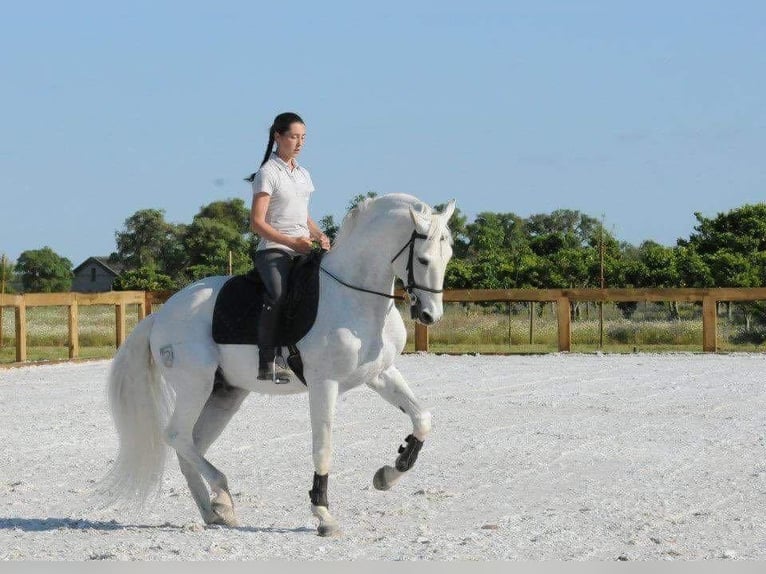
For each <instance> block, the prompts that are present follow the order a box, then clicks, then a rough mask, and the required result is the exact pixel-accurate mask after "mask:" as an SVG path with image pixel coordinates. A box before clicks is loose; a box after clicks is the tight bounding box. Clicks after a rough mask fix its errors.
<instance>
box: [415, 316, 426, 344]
mask: <svg viewBox="0 0 766 574" xmlns="http://www.w3.org/2000/svg"><path fill="white" fill-rule="evenodd" d="M415 350H416V351H428V327H426V326H425V325H421V324H420V323H415Z"/></svg>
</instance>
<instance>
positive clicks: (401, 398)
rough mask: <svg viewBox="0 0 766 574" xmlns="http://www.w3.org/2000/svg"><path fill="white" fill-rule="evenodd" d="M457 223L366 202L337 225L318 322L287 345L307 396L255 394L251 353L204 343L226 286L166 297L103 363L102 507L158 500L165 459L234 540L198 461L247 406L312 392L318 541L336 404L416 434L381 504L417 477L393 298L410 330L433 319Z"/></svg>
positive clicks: (215, 489) (334, 528)
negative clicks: (355, 405) (406, 312)
mask: <svg viewBox="0 0 766 574" xmlns="http://www.w3.org/2000/svg"><path fill="white" fill-rule="evenodd" d="M453 211H454V201H450V202H449V203H448V204H447V207H446V208H445V209H444V211H443V212H442V213H436V212H435V211H434V210H432V209H431V208H430V207H429V206H427V205H425V204H423V203H422V202H420V201H419V200H417V199H416V198H414V197H412V196H409V195H403V194H391V195H385V196H382V197H379V198H376V199H373V200H369V199H368V200H366V201H365V202H363V203H361V204H360V205H358V206H357V207H356V208H354V209H353V210H351V211H350V212H349V213H348V214H347V216H346V217H345V219H344V220H343V224H342V227H341V229H340V231H339V233H338V237H337V240H336V242H335V245H334V246H333V249H332V250H331V251H330V252H329V253H327V254H326V255H325V257H324V259H323V260H322V269H323V271H325V273H322V274H320V284H319V288H320V297H319V306H318V310H317V316H316V321H315V323H314V325H313V327H312V328H311V330H310V331H309V332H308V334H307V335H306V336H305V337H304V338H302V339H301V340H300V341H299V342H298V343H297V347H298V349H299V351H300V353H301V356H302V359H303V364H304V375H305V379H306V382H307V385H304V384H303V383H301V382H300V381H297V380H293V382H291V383H287V384H281V385H277V384H272V383H270V382H268V381H260V380H257V379H256V376H255V375H256V373H257V372H258V349H257V347H256V346H254V345H219V344H216V343H215V342H214V341H213V339H212V336H211V320H212V315H213V307H214V304H215V300H216V296H217V294H218V292H219V291H220V289H221V287H222V286H223V284H224V283H225V282H226V280H227V279H228V277H209V278H206V279H203V280H201V281H198V282H196V283H194V284H192V285H189V286H187V287H186V288H184V289H182V290H181V291H179V292H177V293H176V294H174V295H173V296H172V297H171V298H170V299H168V301H167V302H166V303H165V304H164V305H163V306H162V308H161V309H160V310H159V311H158V312H157V313H153V314H151V315H149V316H147V317H146V318H145V319H144V320H143V321H141V322H140V323H139V324H138V325H137V326H136V327H135V329H133V331H132V332H131V334H130V336H129V337H128V338H127V340H126V341H125V343H124V344H123V345H122V346H121V347H120V349H119V350H118V352H117V354H116V356H115V358H114V361H113V363H112V366H111V372H110V376H109V384H108V396H109V403H110V407H111V411H112V418H113V420H114V423H115V427H116V429H117V433H118V435H119V452H118V456H117V458H116V461H115V463H114V466H113V467H112V469H111V470H110V472H109V473H108V475H107V476H106V477H105V478H104V480H103V481H102V482H101V485H100V486H101V488H100V490H101V491H102V492H103V493H106V494H107V495H108V496H109V500H110V501H112V502H115V501H118V500H120V499H122V500H129V501H132V502H139V503H141V504H143V503H144V502H145V501H146V500H147V499H148V498H149V496H150V495H151V494H153V493H155V494H156V493H157V492H158V491H159V488H160V484H161V480H162V476H163V472H164V463H165V459H166V453H167V446H168V445H169V446H170V447H172V448H173V449H175V451H176V454H177V457H178V462H179V465H180V467H181V471H182V473H183V475H184V476H185V478H186V481H187V483H188V485H189V489H190V490H191V494H192V496H193V498H194V500H195V502H196V504H197V507H198V508H199V510H200V513H201V514H202V518H203V519H204V521H205V523H207V524H223V525H228V526H236V525H237V524H238V521H237V518H236V515H235V513H234V508H233V505H232V498H231V495H230V494H229V488H228V485H227V481H226V476H225V475H224V474H223V473H222V472H221V471H219V470H218V469H217V468H216V467H214V466H213V465H212V464H211V463H210V462H209V461H208V460H207V459H206V458H205V456H204V455H205V452H206V451H207V450H208V448H209V447H210V445H211V444H212V443H213V442H214V441H215V440H216V439H217V438H218V436H219V435H220V434H221V432H222V431H223V429H224V427H225V426H226V425H227V424H228V422H229V421H230V420H231V417H232V416H233V415H234V413H235V412H236V411H237V410H238V408H239V407H240V405H241V404H242V401H243V400H244V398H245V397H246V396H247V394H248V393H249V392H251V391H254V392H258V393H267V394H276V393H298V392H305V391H308V393H309V405H310V407H309V410H310V416H311V431H312V443H313V444H312V446H313V460H314V471H315V472H314V480H313V486H312V490H311V491H310V498H311V511H312V514H313V515H314V516H316V517H317V518H318V519H319V527H318V533H319V534H320V535H322V536H329V535H333V534H335V533H337V532H338V524H337V522H336V521H335V519H334V518H333V517H332V515H331V514H330V512H329V510H328V503H327V477H328V473H329V472H330V463H331V461H330V458H331V452H332V445H331V441H332V424H333V417H334V411H335V404H336V400H337V398H338V395H339V394H340V393H343V392H345V391H348V390H349V389H352V388H354V387H357V386H359V385H362V384H367V385H368V386H369V387H370V388H371V389H373V390H375V391H376V392H378V393H379V394H380V395H381V396H382V397H383V398H384V399H385V400H386V401H388V402H389V403H391V404H392V405H394V406H395V407H396V408H398V409H400V410H401V411H403V412H404V413H406V414H407V415H408V416H409V417H410V419H411V420H412V426H413V430H412V434H411V435H409V436H408V437H407V438H406V439H405V440H406V445H403V446H402V447H400V449H399V453H400V454H399V456H398V457H397V459H396V463H395V465H394V466H393V467H392V466H384V467H382V468H381V469H379V470H378V471H377V472H376V473H375V476H374V478H373V484H374V486H375V488H377V489H379V490H386V489H388V488H390V487H391V486H392V485H393V484H395V483H396V482H397V481H398V480H399V479H400V478H401V476H402V475H403V474H404V473H405V472H406V471H407V470H408V469H409V468H410V467H411V466H412V464H414V462H415V459H416V458H417V454H418V451H419V450H420V447H421V446H422V444H423V441H424V440H425V438H426V436H427V435H428V433H429V431H430V428H431V414H430V413H429V412H428V411H426V410H424V409H423V408H422V407H421V406H420V405H419V404H418V402H417V400H416V398H415V396H414V395H413V393H412V391H411V390H410V388H409V386H408V385H407V381H406V380H405V379H404V377H403V376H402V374H401V373H400V372H399V371H398V370H397V368H396V367H395V366H394V359H395V358H396V357H397V356H398V355H399V354H400V353H401V352H402V350H403V349H404V345H405V342H406V336H407V334H406V330H405V326H404V322H403V321H402V318H401V316H400V314H399V312H398V310H397V309H396V307H395V305H394V304H393V301H392V294H393V292H394V285H395V279H396V277H398V278H400V279H401V280H402V281H403V282H404V285H405V290H406V291H407V292H408V293H409V296H410V305H411V312H412V315H413V318H415V319H416V320H417V321H419V322H421V323H424V324H432V323H434V322H435V321H438V320H439V319H440V318H441V316H442V312H443V308H442V294H441V290H442V286H443V281H444V273H445V268H446V266H447V263H448V261H449V259H450V257H451V256H452V247H451V244H452V239H451V236H450V232H449V228H448V226H447V223H448V221H449V218H450V216H451V215H452V212H453ZM293 379H295V377H293ZM203 479H204V481H206V482H207V484H208V485H209V488H210V491H212V496H211V493H210V491H208V488H207V487H206V485H205V482H204V481H203Z"/></svg>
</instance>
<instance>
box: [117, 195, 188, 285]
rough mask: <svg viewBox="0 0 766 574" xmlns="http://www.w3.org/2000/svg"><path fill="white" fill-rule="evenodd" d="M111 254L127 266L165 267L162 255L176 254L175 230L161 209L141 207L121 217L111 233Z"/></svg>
mask: <svg viewBox="0 0 766 574" xmlns="http://www.w3.org/2000/svg"><path fill="white" fill-rule="evenodd" d="M115 239H116V242H117V252H116V253H115V254H114V257H115V259H116V260H117V261H119V262H121V263H123V264H124V265H125V266H126V267H127V268H128V269H138V268H139V267H153V268H155V269H162V270H165V269H166V268H167V267H168V265H167V264H166V263H165V261H164V258H165V257H168V256H173V255H175V256H177V254H178V230H177V229H175V228H174V226H173V225H171V224H169V223H167V222H166V221H165V211H164V210H162V209H141V210H139V211H136V212H135V213H134V214H133V215H131V216H130V217H128V218H127V219H126V220H125V225H124V228H123V229H122V230H121V231H117V232H115Z"/></svg>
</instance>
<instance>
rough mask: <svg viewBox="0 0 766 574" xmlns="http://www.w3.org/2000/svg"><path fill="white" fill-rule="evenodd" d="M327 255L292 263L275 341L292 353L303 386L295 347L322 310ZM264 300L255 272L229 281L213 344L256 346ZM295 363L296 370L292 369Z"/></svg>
mask: <svg viewBox="0 0 766 574" xmlns="http://www.w3.org/2000/svg"><path fill="white" fill-rule="evenodd" d="M325 253H326V251H323V250H315V251H312V252H311V253H309V254H308V255H301V256H299V257H297V258H296V259H295V261H294V262H293V266H292V269H291V270H290V275H289V277H288V285H287V296H286V299H285V303H284V306H283V307H282V314H281V317H280V321H279V331H278V333H277V338H276V345H277V347H288V348H289V349H290V356H289V357H288V359H287V361H288V364H289V365H290V367H291V368H292V369H293V371H294V372H295V374H296V375H298V377H299V378H300V379H301V381H303V382H304V384H305V382H306V381H305V380H303V365H302V363H301V362H300V354H298V349H297V348H296V347H295V343H297V342H298V341H300V340H301V339H302V338H303V337H305V336H306V333H308V332H309V330H310V329H311V327H313V326H314V321H315V320H316V315H317V307H318V306H319V265H320V263H321V262H322V257H323V256H324V254H325ZM263 298H264V285H263V281H261V278H260V275H259V274H258V271H257V270H256V269H252V270H250V271H249V272H248V273H247V274H245V275H235V276H234V277H232V278H231V279H229V280H228V281H226V283H224V285H223V287H222V288H221V290H220V291H219V293H218V297H217V298H216V300H215V306H214V308H213V340H214V341H215V342H216V343H218V344H222V345H257V344H258V321H259V319H260V315H261V307H262V306H263ZM296 361H297V362H298V363H299V364H298V365H297V368H296V367H294V366H293V364H294V363H295V362H296Z"/></svg>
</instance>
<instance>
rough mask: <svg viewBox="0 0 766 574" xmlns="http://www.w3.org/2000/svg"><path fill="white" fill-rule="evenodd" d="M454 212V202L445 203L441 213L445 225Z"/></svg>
mask: <svg viewBox="0 0 766 574" xmlns="http://www.w3.org/2000/svg"><path fill="white" fill-rule="evenodd" d="M454 212H455V200H454V199H450V200H449V201H448V202H447V205H446V206H445V207H444V211H442V213H441V214H442V216H443V217H444V222H445V224H446V223H447V222H448V221H449V218H450V217H452V214H453V213H454Z"/></svg>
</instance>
